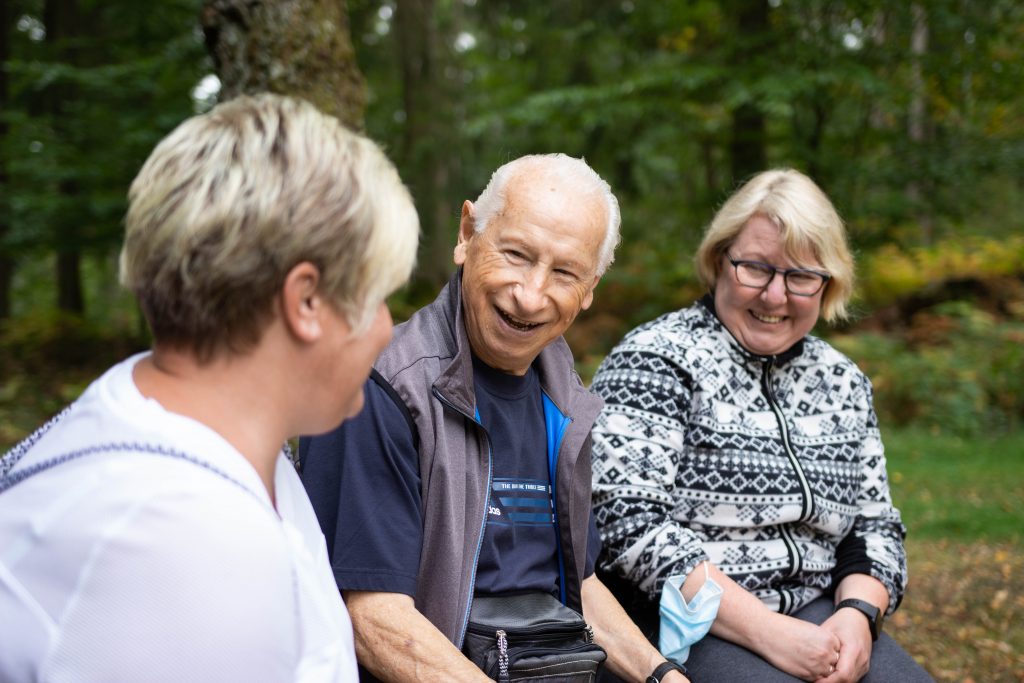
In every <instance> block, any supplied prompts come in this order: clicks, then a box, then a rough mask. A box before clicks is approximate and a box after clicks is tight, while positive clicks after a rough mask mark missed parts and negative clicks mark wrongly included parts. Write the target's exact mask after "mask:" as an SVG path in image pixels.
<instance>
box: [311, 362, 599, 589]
mask: <svg viewBox="0 0 1024 683" xmlns="http://www.w3.org/2000/svg"><path fill="white" fill-rule="evenodd" d="M534 380H536V376H534ZM477 393H478V404H480V405H479V412H480V416H481V418H482V421H483V424H484V425H485V428H486V427H487V425H488V420H489V421H491V422H492V423H495V420H494V411H495V409H496V408H495V406H497V407H498V408H499V410H498V412H501V410H500V408H503V407H504V403H503V402H495V401H490V403H489V405H490V407H488V398H487V397H485V398H483V399H482V400H481V399H480V398H479V394H487V393H488V392H487V391H486V390H485V391H483V392H481V391H479V390H478V391H477ZM364 394H365V396H366V403H365V406H364V408H363V410H362V411H361V412H360V413H359V415H357V416H356V417H354V418H352V419H350V420H347V421H346V422H345V423H344V424H343V425H342V426H340V427H338V428H337V429H335V430H334V431H332V432H329V433H327V434H324V435H321V436H316V437H312V438H310V437H303V438H302V439H301V441H300V443H299V457H300V461H301V463H302V472H301V476H302V483H303V484H304V485H305V487H306V492H307V493H308V494H309V498H310V501H311V502H312V504H313V509H314V511H315V512H316V516H317V519H318V520H319V522H320V527H321V528H322V529H323V532H324V536H325V537H326V540H327V551H328V554H329V556H330V559H331V568H332V570H333V572H334V578H335V581H336V582H337V584H338V587H339V588H341V589H342V590H356V591H382V592H389V593H404V594H406V595H411V596H414V597H415V595H416V577H417V574H418V572H419V562H420V550H421V547H422V545H423V517H422V515H421V512H420V505H421V496H420V473H419V454H418V452H417V450H416V445H415V443H414V440H413V432H412V429H411V428H410V425H409V422H408V421H407V419H406V416H405V413H403V411H402V410H401V409H400V408H399V407H398V406H397V405H396V404H395V402H394V401H395V399H393V398H392V397H391V396H390V395H389V394H388V393H387V392H386V391H385V390H384V389H382V388H381V387H380V386H379V385H378V384H377V383H376V382H375V381H374V380H373V379H370V380H368V381H367V382H366V384H365V386H364ZM536 409H537V410H538V411H540V413H539V414H540V427H539V431H538V432H537V436H538V438H539V440H540V441H539V442H540V443H541V445H540V450H539V451H538V452H539V457H538V458H537V460H539V461H540V463H541V465H540V469H537V470H536V474H528V475H527V476H523V474H522V473H517V472H514V471H511V470H507V471H506V474H504V475H502V474H498V473H499V472H501V471H502V470H497V469H496V470H495V472H496V473H495V478H504V479H506V480H507V479H512V480H516V481H521V480H535V481H536V482H538V483H537V485H538V486H547V483H548V481H547V480H548V473H547V451H546V445H544V443H543V441H544V438H545V430H544V418H543V412H542V411H543V406H542V404H541V403H540V398H539V383H538V399H537V406H536ZM488 415H489V416H488ZM495 424H496V423H495ZM498 428H499V429H501V427H498ZM524 434H525V433H524V432H518V433H517V432H512V433H511V434H506V435H505V436H504V437H502V441H503V442H505V443H512V442H514V441H517V440H518V439H519V437H520V436H524ZM489 436H490V441H491V444H492V446H494V444H496V443H499V440H498V439H497V438H496V436H495V435H494V434H489ZM531 442H532V441H531ZM532 450H533V449H531V452H532ZM494 457H495V466H496V467H498V463H497V461H498V460H499V458H500V456H499V455H498V454H497V453H495V456H494ZM531 471H532V470H531ZM541 482H542V483H541ZM506 493H507V490H506V489H505V488H504V487H501V486H499V488H498V495H494V488H493V487H492V498H491V503H492V506H493V507H497V508H498V509H501V510H502V512H503V513H505V512H506V509H507V510H508V512H509V513H511V512H516V513H517V515H516V518H517V521H526V520H527V519H528V518H526V517H523V516H520V514H519V513H522V514H524V515H525V514H545V513H544V512H543V510H544V505H543V504H540V503H538V502H536V501H537V500H538V499H544V500H547V493H546V492H543V493H541V492H538V491H537V490H534V491H531V492H529V495H518V494H517V495H514V496H510V495H506ZM503 498H505V499H509V500H511V504H509V503H507V502H505V501H503V500H502V499H503ZM527 498H530V499H534V502H530V503H526V504H525V505H522V504H520V503H523V500H524V499H527ZM494 502H497V503H498V505H493V503H494ZM534 507H536V508H537V509H538V510H541V511H540V512H533V508H534ZM547 514H548V515H550V509H548V512H547ZM493 517H494V516H493V515H488V524H487V527H486V528H485V535H484V543H483V546H484V548H482V549H481V557H480V560H479V563H478V568H479V569H478V571H477V589H478V590H480V591H483V590H487V591H494V590H500V591H505V590H522V589H523V588H526V586H518V585H516V586H515V588H511V589H510V588H508V586H511V585H513V584H515V583H516V581H518V580H516V581H508V580H506V578H505V577H504V575H505V574H506V572H508V573H509V576H511V575H513V574H515V573H523V574H524V575H525V576H531V577H533V578H532V579H529V580H530V581H535V582H536V587H538V588H539V587H541V586H544V587H545V588H542V590H554V589H555V586H556V585H557V575H558V567H557V555H556V554H555V553H556V552H557V550H556V545H555V541H554V535H553V527H552V526H551V525H550V524H546V525H537V527H538V528H536V529H534V528H529V529H528V528H527V525H525V524H524V525H520V524H515V525H513V526H511V527H510V528H509V529H499V528H498V526H497V525H494V524H491V523H490V521H491V519H492V518H493ZM529 519H532V520H533V522H534V523H536V522H537V520H539V518H529ZM496 530H497V531H499V535H498V536H497V537H496V539H497V540H496V543H498V544H501V543H502V541H501V540H500V539H501V533H500V532H507V531H513V532H514V534H515V539H516V540H515V541H513V542H518V540H519V538H520V536H521V532H522V531H531V532H532V531H542V532H546V533H551V534H552V535H551V536H550V538H551V539H552V540H551V548H550V550H551V554H550V557H548V555H547V553H544V555H545V556H544V557H543V558H541V559H540V560H529V561H526V562H524V563H516V565H512V566H508V567H506V566H500V568H499V564H498V562H499V561H500V562H505V561H506V559H507V558H506V556H508V555H509V554H508V553H502V552H500V551H499V552H498V553H494V552H490V551H488V550H487V546H488V543H489V542H488V534H489V533H490V532H494V531H496ZM545 530H546V531H545ZM528 535H529V534H528ZM600 547H601V546H600V537H599V536H598V533H597V526H596V523H595V520H594V515H593V512H591V515H590V533H589V538H588V543H587V563H586V571H585V576H590V575H591V574H593V572H594V563H595V561H596V559H597V554H598V552H599V551H600ZM492 548H493V546H492ZM513 554H514V553H513ZM524 559H525V555H524ZM513 561H514V560H513ZM552 561H553V562H554V564H553V565H552V566H553V568H554V569H553V571H554V574H550V573H549V572H550V570H548V569H544V567H547V566H549V562H552ZM488 564H490V567H491V569H488V568H487V565H488ZM523 565H525V566H526V567H527V569H526V571H525V572H522V571H521V569H520V568H517V567H520V566H523ZM487 574H491V575H492V576H493V580H492V579H489V578H487ZM481 575H483V576H481ZM542 576H543V577H544V578H538V577H542ZM496 587H497V588H496Z"/></svg>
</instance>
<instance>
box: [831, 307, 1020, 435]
mask: <svg viewBox="0 0 1024 683" xmlns="http://www.w3.org/2000/svg"><path fill="white" fill-rule="evenodd" d="M916 323H917V324H916V327H915V328H913V333H912V334H911V335H910V336H911V339H909V340H908V339H904V338H900V337H896V336H892V335H890V336H883V335H879V334H875V333H861V334H855V335H842V336H835V337H833V338H832V339H831V340H830V341H831V342H832V343H833V344H835V346H836V347H837V348H839V349H840V350H842V351H843V352H845V353H846V354H847V355H849V356H850V357H851V358H853V359H854V360H855V361H856V362H857V363H858V365H859V366H860V367H861V369H863V370H864V371H865V372H866V373H867V374H868V376H869V377H870V378H871V380H872V383H873V385H874V391H875V407H876V409H877V410H878V413H879V416H880V418H881V419H882V421H883V422H884V423H887V424H893V425H900V426H915V427H919V428H924V429H928V430H932V431H934V432H935V433H939V432H942V433H946V434H956V435H962V436H979V435H983V434H992V433H1008V432H1010V431H1011V430H1014V429H1017V428H1019V427H1020V426H1021V425H1022V424H1024V391H1022V386H1021V378H1022V377H1024V324H1022V323H1021V322H1017V321H1000V320H998V319H996V318H995V317H994V316H992V315H991V314H989V313H986V312H984V311H981V310H978V309H977V308H975V307H974V306H973V305H971V304H970V303H968V302H951V303H948V304H944V305H940V306H938V307H936V308H935V309H933V310H931V311H928V312H926V313H922V314H919V316H918V317H917V318H916Z"/></svg>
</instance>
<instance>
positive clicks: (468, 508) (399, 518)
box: [300, 154, 686, 681]
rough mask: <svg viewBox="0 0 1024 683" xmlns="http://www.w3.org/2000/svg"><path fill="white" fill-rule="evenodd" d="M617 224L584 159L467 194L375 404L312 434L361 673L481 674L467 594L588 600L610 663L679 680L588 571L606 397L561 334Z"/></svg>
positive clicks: (540, 165) (315, 487)
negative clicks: (595, 432)
mask: <svg viewBox="0 0 1024 683" xmlns="http://www.w3.org/2000/svg"><path fill="white" fill-rule="evenodd" d="M618 228H619V209H618V203H617V202H616V200H615V197H614V196H613V195H612V193H611V190H610V189H609V187H608V185H607V183H605V182H604V181H603V180H601V178H600V177H599V176H598V175H597V174H596V173H594V171H593V170H592V169H590V167H589V166H587V165H586V164H585V163H584V162H583V161H581V160H578V159H573V158H571V157H567V156H565V155H561V154H558V155H544V156H528V157H523V158H521V159H517V160H515V161H512V162H510V163H508V164H506V165H505V166H502V167H501V168H500V169H498V171H497V172H496V173H495V174H494V176H493V177H492V179H491V181H490V183H489V184H488V186H487V188H486V189H485V190H484V192H483V193H482V194H481V196H480V198H479V199H478V200H477V201H476V202H475V203H473V202H469V201H467V202H465V203H464V205H463V208H462V217H461V221H460V225H459V237H458V244H457V246H456V247H455V254H454V260H455V263H456V265H458V266H459V269H458V271H457V272H456V274H455V275H454V276H453V277H452V279H451V281H450V282H449V283H448V285H447V286H446V287H445V288H444V289H443V290H442V291H441V293H440V295H439V296H438V298H437V299H436V300H435V301H434V302H433V303H432V304H430V305H429V306H426V307H425V308H423V309H422V310H420V311H419V312H417V313H416V314H415V315H414V316H413V317H412V318H411V319H410V320H409V321H408V322H406V323H404V324H402V325H400V326H398V327H397V328H396V330H395V335H394V339H393V341H392V343H391V345H390V346H389V347H388V348H387V349H386V350H385V352H384V354H383V355H382V356H381V358H380V360H379V361H378V362H377V364H376V365H375V373H374V375H373V376H372V378H371V381H369V382H368V383H367V387H366V392H365V393H366V410H364V411H363V413H362V414H361V415H360V416H359V417H358V418H357V419H356V420H354V421H352V422H350V423H347V424H346V425H345V426H344V427H342V428H341V429H339V430H337V431H335V432H333V433H331V434H329V435H326V436H322V437H317V438H313V439H308V440H303V441H302V443H301V446H300V457H301V459H302V462H303V463H304V465H303V481H304V483H305V484H306V487H307V490H308V491H309V494H310V497H311V499H312V500H313V504H314V507H315V509H316V512H317V515H318V517H319V519H320V523H321V525H322V527H323V529H324V533H325V536H326V537H327V543H328V546H329V550H330V553H331V560H332V566H333V569H334V575H335V579H336V580H337V583H338V586H339V588H340V589H341V590H342V591H343V594H344V596H345V600H346V602H347V604H348V607H349V610H350V612H351V614H352V621H353V627H354V630H355V633H356V649H357V655H358V658H359V660H360V663H361V665H362V666H363V667H364V668H365V670H366V671H364V672H363V673H364V680H372V677H371V676H376V677H379V678H380V679H383V680H387V681H420V680H442V681H476V680H487V679H486V677H485V676H484V674H483V673H482V672H481V671H480V670H479V669H478V668H477V667H476V666H475V665H474V664H473V663H472V662H471V661H470V660H469V659H467V658H466V657H465V656H463V654H462V652H461V648H462V646H463V641H464V639H465V634H466V629H467V625H468V622H469V620H470V612H471V610H472V606H473V601H474V598H477V597H481V596H507V595H510V594H511V595H520V594H524V593H531V592H533V593H546V594H550V595H553V596H555V597H557V598H558V599H559V600H560V601H561V602H562V603H564V604H566V605H568V606H569V607H572V608H574V609H575V610H576V611H578V612H582V613H583V616H584V618H585V619H586V621H587V622H588V623H589V624H590V626H591V627H592V628H593V631H594V637H595V639H596V641H597V643H598V644H600V645H601V646H602V647H603V648H604V649H605V650H606V652H607V654H608V659H607V661H606V665H607V667H608V669H609V670H610V671H612V672H614V673H615V674H617V675H619V676H622V677H624V678H625V679H627V680H631V681H643V680H649V677H652V676H653V679H654V680H656V681H657V680H664V681H684V680H686V679H685V677H684V676H683V675H682V673H681V672H679V671H678V670H675V668H674V667H673V665H669V664H667V663H665V660H664V658H663V657H661V655H660V654H658V652H657V650H655V649H654V648H653V647H651V646H650V645H649V644H648V643H647V641H646V639H645V638H644V637H643V635H642V634H641V633H640V631H639V629H637V628H636V627H635V626H634V625H633V623H632V622H631V621H630V620H629V617H628V616H627V615H626V614H625V612H624V611H623V610H622V608H621V607H620V606H619V605H618V603H617V602H616V601H615V599H614V598H613V597H612V596H611V594H610V593H609V592H608V591H607V589H605V587H604V586H603V585H602V584H601V583H600V581H599V580H598V578H597V577H596V576H594V574H593V571H594V561H595V558H596V556H597V553H598V550H599V547H600V541H599V538H598V535H597V530H596V527H595V524H594V519H593V515H592V512H591V508H590V479H591V469H590V429H591V427H592V426H593V423H594V421H595V419H596V417H597V414H598V412H599V411H600V408H601V403H602V402H601V400H600V399H599V398H597V397H596V396H595V395H594V394H592V393H590V392H589V391H587V390H586V389H585V388H584V387H583V385H582V383H581V382H580V379H579V377H578V376H577V375H576V373H575V371H574V370H573V360H572V354H571V352H570V350H569V347H568V345H567V344H566V343H565V340H564V339H563V338H562V334H563V333H564V332H565V331H566V329H568V327H569V326H570V325H571V324H572V323H573V321H574V320H575V319H576V316H577V315H579V313H580V312H581V311H583V310H585V309H587V308H589V307H590V305H591V303H592V302H593V297H594V288H595V287H596V286H597V283H598V281H599V280H600V278H601V275H602V274H603V273H604V271H605V269H606V268H607V267H608V265H609V264H610V263H611V261H612V257H613V253H614V249H615V246H616V244H617V242H618ZM347 452H359V453H360V455H361V457H360V458H359V459H358V460H359V462H351V460H353V459H352V458H345V457H342V456H343V454H344V453H347Z"/></svg>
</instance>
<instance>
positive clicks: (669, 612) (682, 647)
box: [658, 562, 722, 663]
mask: <svg viewBox="0 0 1024 683" xmlns="http://www.w3.org/2000/svg"><path fill="white" fill-rule="evenodd" d="M684 581H686V576H684V575H677V576H670V577H669V578H668V580H667V581H665V585H664V587H663V588H662V589H661V607H660V609H659V612H660V613H661V633H660V638H659V643H658V649H659V650H661V654H662V655H664V656H665V657H666V658H667V659H671V660H672V661H674V662H679V663H682V662H685V661H686V658H687V657H689V656H690V646H691V645H693V644H694V643H696V642H697V641H698V640H700V639H701V638H703V637H704V636H706V635H707V633H708V631H709V630H711V624H712V623H714V621H715V617H716V616H717V615H718V607H719V605H721V604H722V587H721V586H719V585H718V584H717V583H715V582H714V581H713V580H712V579H711V577H710V576H709V574H708V563H707V562H705V563H704V585H703V586H701V587H700V590H699V591H697V594H696V595H694V596H693V599H692V600H690V602H686V598H684V597H683V591H682V586H683V582H684Z"/></svg>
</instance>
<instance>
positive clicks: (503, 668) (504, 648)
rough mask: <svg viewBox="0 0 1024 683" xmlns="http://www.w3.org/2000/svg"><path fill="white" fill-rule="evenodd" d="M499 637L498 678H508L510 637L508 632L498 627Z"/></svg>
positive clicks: (502, 679) (497, 633)
mask: <svg viewBox="0 0 1024 683" xmlns="http://www.w3.org/2000/svg"><path fill="white" fill-rule="evenodd" d="M494 635H495V636H497V638H498V680H499V681H507V680H508V638H507V635H506V633H505V632H504V631H503V630H502V629H500V628H499V629H498V630H497V631H496V632H495V634H494Z"/></svg>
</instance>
